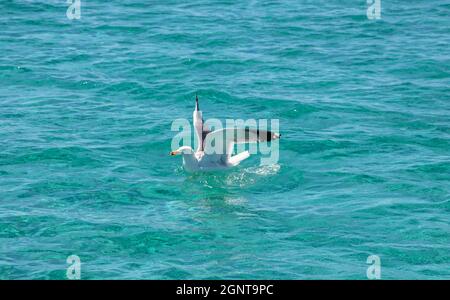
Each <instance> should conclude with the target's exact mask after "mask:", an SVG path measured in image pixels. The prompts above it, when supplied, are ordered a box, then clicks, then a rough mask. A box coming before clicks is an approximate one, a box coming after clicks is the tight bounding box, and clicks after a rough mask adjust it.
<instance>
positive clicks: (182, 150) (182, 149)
mask: <svg viewBox="0 0 450 300" xmlns="http://www.w3.org/2000/svg"><path fill="white" fill-rule="evenodd" d="M193 153H194V150H193V149H192V148H191V147H189V146H181V147H180V148H178V149H177V150H175V151H171V152H170V153H169V155H170V156H175V155H179V154H193Z"/></svg>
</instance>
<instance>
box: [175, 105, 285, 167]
mask: <svg viewBox="0 0 450 300" xmlns="http://www.w3.org/2000/svg"><path fill="white" fill-rule="evenodd" d="M193 123H194V130H195V136H196V139H197V142H198V143H197V144H198V147H197V149H196V150H195V151H194V149H192V148H191V147H189V146H181V147H180V148H178V149H177V150H175V151H172V152H171V153H170V154H171V155H177V154H181V155H182V156H183V166H184V168H185V170H186V171H189V172H197V171H212V170H220V169H228V168H230V167H234V166H237V165H239V164H240V163H241V162H242V161H243V160H245V159H247V158H248V157H249V156H250V153H249V152H248V151H244V152H241V153H239V154H237V155H232V153H233V148H234V145H235V144H241V143H257V142H267V141H271V140H275V139H278V138H279V137H280V135H279V134H277V133H272V132H270V131H265V130H257V129H248V128H242V129H241V128H225V129H219V130H216V131H213V132H210V131H207V130H205V129H204V128H203V118H202V113H201V111H200V110H199V106H198V98H196V104H195V110H194V113H193ZM208 141H214V142H215V145H219V146H218V147H213V146H211V143H208ZM218 141H219V142H220V144H218ZM217 148H219V151H217Z"/></svg>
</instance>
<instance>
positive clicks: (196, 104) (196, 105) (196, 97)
mask: <svg viewBox="0 0 450 300" xmlns="http://www.w3.org/2000/svg"><path fill="white" fill-rule="evenodd" d="M195 110H200V106H199V105H198V95H197V93H195Z"/></svg>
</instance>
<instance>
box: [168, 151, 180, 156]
mask: <svg viewBox="0 0 450 300" xmlns="http://www.w3.org/2000/svg"><path fill="white" fill-rule="evenodd" d="M177 154H180V152H179V151H171V152H170V153H169V155H170V156H175V155H177Z"/></svg>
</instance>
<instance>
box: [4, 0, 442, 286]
mask: <svg viewBox="0 0 450 300" xmlns="http://www.w3.org/2000/svg"><path fill="white" fill-rule="evenodd" d="M187 2H188V3H187ZM381 4H382V12H381V19H380V20H369V19H368V18H367V16H366V8H367V4H366V1H365V0H352V1H350V0H347V1H331V0H330V1H325V0H320V1H318V0H316V1H312V0H311V1H302V0H288V1H231V0H230V1H225V0H223V1H206V0H200V1H197V0H196V1H143V0H142V1H138V0H120V1H119V0H109V1H100V0H81V19H79V20H69V19H68V18H67V17H66V9H67V4H66V1H65V0H61V1H59V0H51V1H44V0H36V1H32V0H27V1H26V0H2V1H0V12H1V14H0V140H1V146H0V278H1V279H26V278H33V279H38V278H40V279H64V278H66V268H67V267H68V264H67V262H66V259H67V257H68V256H69V255H72V254H75V255H78V256H79V257H80V259H81V263H82V267H81V278H82V279H101V278H108V279H110V278H114V279H122V278H133V279H140V278H148V279H205V278H213V279H218V278H224V279H230V278H233V279H245V278H255V279H270V278H274V279H317V278H319V279H322V278H323V279H325V278H326V279H365V278H366V269H367V267H368V264H367V263H366V260H367V257H368V256H369V255H372V254H373V255H378V256H379V257H380V259H381V276H382V278H383V279H417V278H424V279H438V278H447V279H448V278H450V225H449V214H450V175H449V174H450V139H449V138H450V102H449V101H450V47H449V45H450V18H449V17H450V5H449V3H448V1H440V0H433V1H425V0H421V1H400V0H393V1H386V0H382V2H381ZM196 92H198V93H199V97H200V102H201V108H202V109H203V112H204V117H205V118H212V117H214V118H219V119H226V118H243V119H247V118H257V119H262V118H267V119H279V120H280V132H281V134H282V135H283V137H282V139H281V141H280V160H279V163H278V164H275V165H269V166H259V157H258V156H257V155H256V156H252V157H251V158H250V159H249V160H247V161H245V162H244V163H243V165H241V166H240V167H238V168H237V169H234V170H231V171H228V172H224V173H216V174H212V175H205V174H198V175H189V174H186V173H185V172H184V171H183V170H182V168H181V159H180V158H179V157H176V158H174V157H169V156H168V152H169V151H170V143H171V139H172V137H173V136H174V135H175V133H174V132H171V131H170V127H171V123H172V121H173V120H174V119H176V118H191V117H192V109H193V101H194V98H195V93H196Z"/></svg>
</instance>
